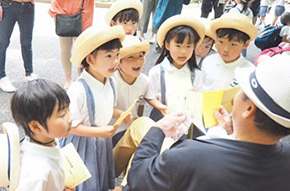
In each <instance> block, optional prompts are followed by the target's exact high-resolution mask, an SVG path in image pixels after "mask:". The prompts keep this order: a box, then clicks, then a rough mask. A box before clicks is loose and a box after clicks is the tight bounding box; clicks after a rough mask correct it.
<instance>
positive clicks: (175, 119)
mask: <svg viewBox="0 0 290 191" xmlns="http://www.w3.org/2000/svg"><path fill="white" fill-rule="evenodd" d="M186 118H187V115H186V114H185V113H184V112H173V113H170V114H167V115H165V116H164V117H163V118H162V119H160V120H159V121H157V122H156V126H157V127H159V128H160V129H161V130H162V131H163V132H164V134H165V136H166V137H175V135H176V129H177V127H178V126H179V125H180V124H181V123H183V122H184V121H185V120H186Z"/></svg>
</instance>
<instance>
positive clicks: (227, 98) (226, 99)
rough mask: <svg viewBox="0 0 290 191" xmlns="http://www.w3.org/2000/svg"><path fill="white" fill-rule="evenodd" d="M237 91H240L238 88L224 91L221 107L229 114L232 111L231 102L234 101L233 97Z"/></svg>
mask: <svg viewBox="0 0 290 191" xmlns="http://www.w3.org/2000/svg"><path fill="white" fill-rule="evenodd" d="M239 90H240V87H239V86H235V87H233V88H227V89H224V96H223V99H222V103H221V105H223V106H224V108H225V109H226V110H227V111H228V112H229V113H231V112H232V110H233V100H234V97H235V95H236V94H237V93H238V91H239Z"/></svg>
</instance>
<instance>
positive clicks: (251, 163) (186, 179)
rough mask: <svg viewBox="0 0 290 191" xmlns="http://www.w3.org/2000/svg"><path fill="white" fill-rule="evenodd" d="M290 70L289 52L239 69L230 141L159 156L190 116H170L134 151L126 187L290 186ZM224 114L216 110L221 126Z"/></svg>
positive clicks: (185, 144)
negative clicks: (289, 138)
mask: <svg viewBox="0 0 290 191" xmlns="http://www.w3.org/2000/svg"><path fill="white" fill-rule="evenodd" d="M289 71H290V63H289V56H285V55H279V56H276V57H272V58H270V59H268V60H267V61H264V62H263V63H261V64H260V65H259V66H258V67H257V68H256V69H251V68H250V69H249V68H248V69H246V68H244V69H242V68H241V69H239V70H236V75H237V79H238V82H239V84H240V86H241V90H240V91H239V92H238V94H237V95H236V96H235V99H234V107H233V113H232V127H233V134H232V135H231V139H222V138H220V139H209V140H185V141H179V142H177V143H176V144H174V145H173V146H172V147H171V148H170V149H168V150H165V151H164V152H163V153H162V154H159V151H160V148H161V144H162V142H163V140H164V137H165V135H168V134H169V133H171V135H173V134H172V132H174V131H176V130H175V129H174V128H175V127H177V126H178V125H179V124H180V123H182V122H183V121H184V120H185V119H186V116H185V115H184V114H183V113H178V114H177V113H172V114H169V115H166V116H165V117H164V118H163V119H161V120H160V121H158V122H157V123H156V124H155V127H152V128H151V129H150V130H149V131H148V133H147V134H146V136H145V137H144V138H143V140H142V142H141V144H140V145H139V148H138V149H137V150H136V152H135V156H134V159H133V161H132V167H131V169H130V171H129V175H128V186H127V187H126V189H124V190H151V191H153V190H163V191H165V190H182V191H191V190H202V191H212V190H222V191H232V190H235V191H244V190H247V191H258V190H269V191H270V190H271V191H274V190H275V191H286V190H290V183H289V172H290V163H289V158H290V145H289V144H288V143H284V142H280V139H281V138H283V137H285V136H287V135H289V134H290V96H289V95H290V75H289ZM221 111H223V112H225V111H224V110H223V108H221ZM223 112H216V117H217V119H218V121H219V122H220V123H219V124H220V125H222V124H224V122H225V121H224V120H223V119H224V117H228V116H227V112H225V113H223ZM229 122H231V121H229ZM228 124H229V123H228ZM144 180H146V181H144Z"/></svg>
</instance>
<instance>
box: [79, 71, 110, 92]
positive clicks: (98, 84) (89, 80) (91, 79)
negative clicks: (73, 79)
mask: <svg viewBox="0 0 290 191" xmlns="http://www.w3.org/2000/svg"><path fill="white" fill-rule="evenodd" d="M79 78H81V79H84V80H86V82H87V83H88V84H89V86H90V87H93V88H97V89H102V88H104V87H105V86H107V85H108V84H109V79H108V78H107V79H106V82H105V84H103V83H102V82H100V81H99V80H97V79H96V78H94V77H93V76H92V75H91V74H89V73H88V72H87V71H86V70H83V72H82V73H81V75H80V77H79Z"/></svg>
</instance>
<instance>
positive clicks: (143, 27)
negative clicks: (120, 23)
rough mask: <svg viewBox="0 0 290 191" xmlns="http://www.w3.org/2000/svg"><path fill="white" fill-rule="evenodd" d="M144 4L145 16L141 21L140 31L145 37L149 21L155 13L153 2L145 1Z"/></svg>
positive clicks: (143, 15)
mask: <svg viewBox="0 0 290 191" xmlns="http://www.w3.org/2000/svg"><path fill="white" fill-rule="evenodd" d="M142 3H143V14H142V17H141V19H140V25H139V29H140V32H141V34H143V35H144V33H146V32H147V29H148V24H149V19H150V15H151V12H152V11H153V7H154V4H153V2H152V0H143V1H142Z"/></svg>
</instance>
